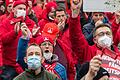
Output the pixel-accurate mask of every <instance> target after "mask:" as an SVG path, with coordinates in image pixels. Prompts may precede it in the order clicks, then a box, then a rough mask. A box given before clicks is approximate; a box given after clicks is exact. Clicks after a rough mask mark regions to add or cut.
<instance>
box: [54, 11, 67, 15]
mask: <svg viewBox="0 0 120 80" xmlns="http://www.w3.org/2000/svg"><path fill="white" fill-rule="evenodd" d="M62 14H65V12H64V11H56V15H62Z"/></svg>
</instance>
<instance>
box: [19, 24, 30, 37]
mask: <svg viewBox="0 0 120 80" xmlns="http://www.w3.org/2000/svg"><path fill="white" fill-rule="evenodd" d="M21 31H22V36H23V37H24V38H28V37H29V38H30V37H31V32H30V30H29V28H28V27H27V26H26V24H25V23H21Z"/></svg>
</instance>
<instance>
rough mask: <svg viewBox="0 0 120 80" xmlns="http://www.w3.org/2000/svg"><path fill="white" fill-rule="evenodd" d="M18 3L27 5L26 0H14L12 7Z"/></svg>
mask: <svg viewBox="0 0 120 80" xmlns="http://www.w3.org/2000/svg"><path fill="white" fill-rule="evenodd" d="M20 4H24V5H26V6H27V3H26V0H16V1H14V2H13V7H15V6H17V5H20Z"/></svg>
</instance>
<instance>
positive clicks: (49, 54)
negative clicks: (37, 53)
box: [43, 52, 53, 60]
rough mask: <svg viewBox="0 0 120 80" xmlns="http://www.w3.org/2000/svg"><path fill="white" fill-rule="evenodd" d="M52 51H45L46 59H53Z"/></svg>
mask: <svg viewBox="0 0 120 80" xmlns="http://www.w3.org/2000/svg"><path fill="white" fill-rule="evenodd" d="M52 55H53V54H52V53H50V52H49V53H43V56H44V58H45V59H46V60H49V59H51V57H52Z"/></svg>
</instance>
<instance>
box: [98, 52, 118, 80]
mask: <svg viewBox="0 0 120 80" xmlns="http://www.w3.org/2000/svg"><path fill="white" fill-rule="evenodd" d="M97 54H98V55H101V57H102V67H103V68H104V69H106V70H107V71H108V73H109V74H110V79H109V80H120V56H117V55H116V54H117V53H116V54H115V53H113V52H112V51H110V50H105V51H104V52H101V51H97Z"/></svg>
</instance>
